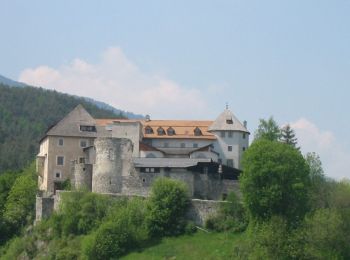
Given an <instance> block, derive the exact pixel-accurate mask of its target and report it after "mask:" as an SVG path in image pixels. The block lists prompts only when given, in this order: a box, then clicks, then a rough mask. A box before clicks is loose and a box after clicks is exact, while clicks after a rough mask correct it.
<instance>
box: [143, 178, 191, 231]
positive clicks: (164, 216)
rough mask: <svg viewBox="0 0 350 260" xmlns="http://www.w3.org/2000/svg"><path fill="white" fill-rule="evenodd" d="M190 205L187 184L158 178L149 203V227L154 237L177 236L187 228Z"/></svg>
mask: <svg viewBox="0 0 350 260" xmlns="http://www.w3.org/2000/svg"><path fill="white" fill-rule="evenodd" d="M187 205H188V191H187V187H186V184H185V183H183V182H181V181H178V180H173V179H169V178H158V179H157V180H156V181H155V182H154V183H153V186H152V190H151V196H150V198H149V203H148V207H147V208H148V214H147V220H146V221H147V226H148V229H149V231H150V234H151V235H153V236H164V235H177V234H179V233H181V232H182V231H183V230H184V228H185V218H184V217H185V212H186V207H187Z"/></svg>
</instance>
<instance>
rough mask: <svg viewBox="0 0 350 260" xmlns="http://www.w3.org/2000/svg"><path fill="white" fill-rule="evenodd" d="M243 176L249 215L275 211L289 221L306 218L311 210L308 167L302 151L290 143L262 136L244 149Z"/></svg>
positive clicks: (260, 216) (265, 215)
mask: <svg viewBox="0 0 350 260" xmlns="http://www.w3.org/2000/svg"><path fill="white" fill-rule="evenodd" d="M242 165H243V174H242V175H241V178H240V184H241V186H240V187H241V191H242V193H243V199H244V204H245V207H246V208H247V210H248V213H249V214H250V217H252V218H253V219H256V220H267V219H269V218H270V217H271V216H273V215H277V216H282V217H285V218H286V219H287V220H288V222H290V223H292V222H297V221H299V220H302V219H303V216H304V214H305V213H306V212H307V211H308V190H309V187H310V179H309V168H308V166H307V164H306V162H305V160H304V158H303V157H302V155H301V154H300V152H299V151H298V150H296V149H294V148H292V147H291V146H289V145H286V144H283V143H279V142H274V141H269V140H266V139H260V140H257V141H255V142H254V143H253V144H252V145H251V146H250V148H249V149H248V150H247V151H246V152H245V154H244V157H243V161H242Z"/></svg>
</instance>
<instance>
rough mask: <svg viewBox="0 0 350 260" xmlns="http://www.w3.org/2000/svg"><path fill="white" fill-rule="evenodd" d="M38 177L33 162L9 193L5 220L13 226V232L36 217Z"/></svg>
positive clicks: (16, 231)
mask: <svg viewBox="0 0 350 260" xmlns="http://www.w3.org/2000/svg"><path fill="white" fill-rule="evenodd" d="M36 178H37V176H36V173H35V164H34V163H32V164H31V165H30V166H29V167H28V168H26V169H24V170H23V173H22V174H21V176H19V177H18V178H17V179H16V180H15V182H14V184H13V186H12V188H11V190H10V192H9V194H8V197H7V201H6V204H5V210H4V215H3V216H4V220H5V222H6V223H8V224H9V225H11V226H12V227H13V229H14V230H13V231H12V232H13V234H16V233H18V232H19V231H20V229H21V228H22V227H23V226H25V225H26V224H28V223H31V222H32V221H33V219H34V209H35V194H36V190H37V179H36Z"/></svg>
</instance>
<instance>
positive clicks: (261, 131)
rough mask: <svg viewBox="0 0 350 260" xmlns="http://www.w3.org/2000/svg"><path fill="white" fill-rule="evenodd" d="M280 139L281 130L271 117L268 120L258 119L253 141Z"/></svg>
mask: <svg viewBox="0 0 350 260" xmlns="http://www.w3.org/2000/svg"><path fill="white" fill-rule="evenodd" d="M280 137H281V130H280V128H279V126H278V124H277V123H276V121H275V120H274V119H273V117H272V116H271V117H270V118H269V119H268V120H265V119H260V124H259V126H258V130H256V132H255V136H254V139H255V140H258V139H267V140H270V141H278V140H279V139H280Z"/></svg>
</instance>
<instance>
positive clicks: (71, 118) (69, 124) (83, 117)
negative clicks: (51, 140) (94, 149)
mask: <svg viewBox="0 0 350 260" xmlns="http://www.w3.org/2000/svg"><path fill="white" fill-rule="evenodd" d="M80 125H83V126H95V127H96V123H95V119H94V118H93V117H92V116H91V115H90V114H89V113H88V112H87V111H86V110H85V109H84V107H83V106H82V105H78V106H76V107H75V108H74V109H73V110H72V111H71V112H70V113H69V114H68V115H66V116H65V117H64V118H63V119H62V120H61V121H59V122H58V123H57V124H56V125H54V126H53V127H51V128H50V129H49V130H48V131H47V133H46V135H57V136H82V137H96V135H97V132H87V131H86V132H84V131H80ZM96 131H97V130H96Z"/></svg>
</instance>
